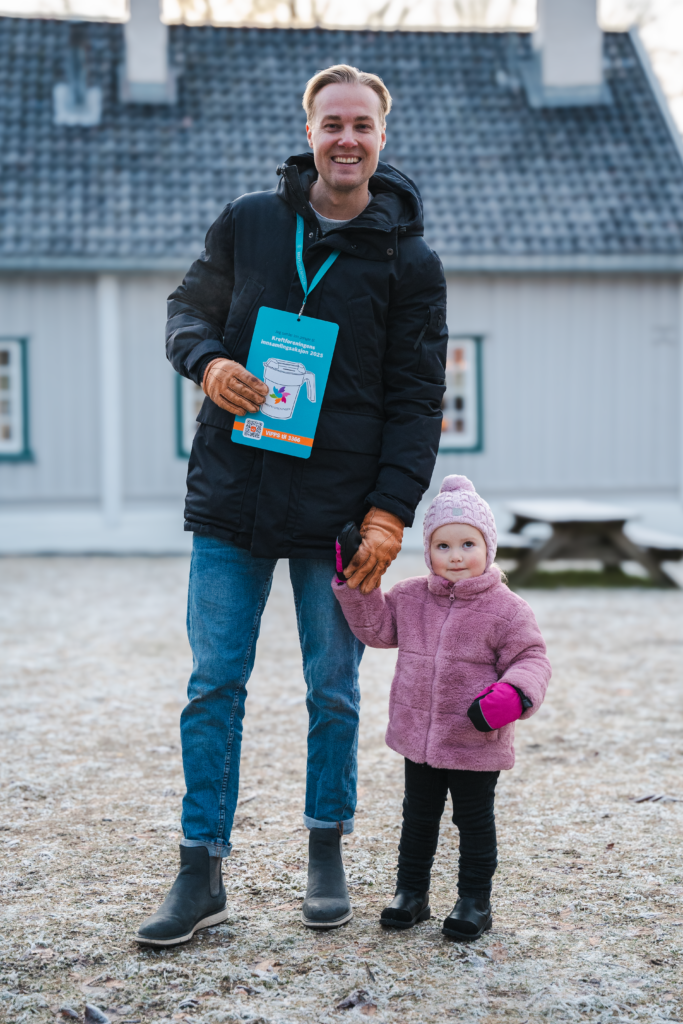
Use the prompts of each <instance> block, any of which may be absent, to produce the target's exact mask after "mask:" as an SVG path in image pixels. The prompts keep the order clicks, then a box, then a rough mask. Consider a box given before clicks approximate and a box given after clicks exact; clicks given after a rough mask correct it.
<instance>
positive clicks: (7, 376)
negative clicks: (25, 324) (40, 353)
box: [0, 338, 25, 458]
mask: <svg viewBox="0 0 683 1024" xmlns="http://www.w3.org/2000/svg"><path fill="white" fill-rule="evenodd" d="M0 367H2V372H1V373H0V458H2V457H3V455H5V456H7V455H9V456H16V455H23V454H24V438H25V430H24V386H25V384H24V380H23V360H22V342H21V341H19V339H14V338H12V339H5V340H0Z"/></svg>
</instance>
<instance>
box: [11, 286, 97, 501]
mask: <svg viewBox="0 0 683 1024" xmlns="http://www.w3.org/2000/svg"><path fill="white" fill-rule="evenodd" d="M95 331H96V319H95V291H94V279H93V278H91V277H89V276H86V275H82V276H79V275H69V276H52V275H28V274H16V275H1V276H0V334H5V335H8V334H9V335H19V336H23V337H27V338H28V339H29V342H28V374H29V439H30V445H31V450H32V452H33V455H34V461H33V462H15V463H11V462H2V461H0V503H1V504H6V503H14V502H25V501H38V502H42V501H46V500H48V501H92V500H96V499H97V495H98V489H99V476H98V443H99V431H98V421H97V401H98V393H99V391H98V389H99V387H100V382H99V380H98V374H97V345H96V336H95Z"/></svg>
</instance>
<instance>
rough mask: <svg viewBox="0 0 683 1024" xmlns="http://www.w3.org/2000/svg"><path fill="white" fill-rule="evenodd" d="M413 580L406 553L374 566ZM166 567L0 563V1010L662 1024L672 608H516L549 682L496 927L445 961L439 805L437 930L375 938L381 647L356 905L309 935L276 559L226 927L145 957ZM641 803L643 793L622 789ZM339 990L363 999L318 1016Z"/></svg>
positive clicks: (676, 629) (673, 875)
mask: <svg viewBox="0 0 683 1024" xmlns="http://www.w3.org/2000/svg"><path fill="white" fill-rule="evenodd" d="M421 571H422V567H421V565H420V563H419V561H416V560H414V559H411V558H410V557H406V558H405V559H404V560H402V561H401V562H400V564H399V566H398V567H397V568H395V569H394V576H396V574H397V573H399V572H400V573H402V574H403V575H410V574H411V573H415V572H421ZM186 575H187V562H186V561H185V560H184V559H168V560H166V559H160V560H152V559H149V560H146V559H26V560H22V559H16V560H11V559H5V560H3V561H2V562H1V563H0V577H1V581H0V618H1V620H2V622H1V625H2V640H1V644H2V646H1V648H0V649H1V650H2V670H1V673H0V678H1V680H2V687H3V694H2V711H3V714H2V726H1V729H2V736H1V738H0V744H1V746H2V750H3V762H4V763H3V776H2V781H1V784H0V798H1V803H0V830H1V831H0V847H1V848H2V852H3V864H2V875H1V884H2V907H3V912H2V916H3V928H2V936H1V944H2V945H1V949H2V979H1V983H0V1017H3V1019H6V1020H8V1021H11V1022H12V1024H14V1022H17V1024H18V1022H23V1021H30V1022H36V1024H38V1022H43V1021H51V1020H55V1015H56V1014H57V1015H59V1011H60V1008H62V1007H65V1006H68V1007H71V1008H72V1010H73V1011H74V1013H75V1014H76V1015H77V1017H78V1018H79V1019H81V1020H82V1019H83V1013H84V1009H85V1004H86V1003H89V1004H92V1005H95V1006H97V1007H99V1008H100V1010H101V1011H103V1012H104V1013H105V1014H106V1017H107V1018H109V1020H110V1021H112V1022H123V1021H140V1022H144V1024H148V1022H149V1024H151V1022H154V1021H162V1020H169V1019H172V1020H174V1021H187V1022H192V1024H200V1022H203V1024H224V1022H225V1024H227V1022H237V1021H240V1022H251V1024H257V1022H261V1024H266V1022H270V1024H275V1022H278V1024H285V1022H289V1024H294V1022H296V1024H309V1022H315V1021H321V1022H324V1021H330V1022H332V1021H342V1022H343V1021H345V1020H346V1021H349V1022H350V1021H352V1020H354V1019H360V1017H361V1016H374V1017H375V1019H376V1020H377V1021H391V1022H401V1024H403V1022H406V1024H408V1022H419V1024H428V1022H432V1021H433V1022H437V1021H438V1022H443V1021H444V1020H449V1019H459V1020H461V1021H466V1022H470V1021H471V1022H487V1024H493V1022H508V1021H509V1022H520V1024H521V1022H524V1021H530V1022H531V1021H591V1022H597V1021H601V1022H602V1021H610V1022H614V1021H635V1020H637V1021H660V1020H671V1021H675V1020H683V1004H682V1002H681V976H680V951H681V937H682V934H683V908H681V896H682V895H683V868H682V865H681V843H680V840H681V816H682V812H683V803H681V802H677V801H680V800H682V799H683V784H682V783H681V757H682V755H683V740H682V739H681V732H680V725H681V703H680V698H681V689H682V687H681V668H680V662H681V652H682V651H683V594H681V593H674V592H654V591H645V590H643V591H628V592H626V591H625V592H608V591H606V592H599V591H595V590H592V591H580V590H574V591H557V592H548V593H542V592H530V593H528V594H527V595H526V596H527V597H529V599H530V600H531V602H532V604H533V606H534V608H535V610H536V613H537V615H538V618H539V621H540V623H541V626H542V628H543V630H544V632H545V635H546V637H547V640H548V644H549V649H550V654H551V658H552V661H553V664H554V669H555V676H554V679H553V682H552V683H551V689H550V692H549V699H548V702H547V703H546V705H545V706H544V708H543V709H542V710H541V712H540V713H539V714H538V715H537V716H536V717H535V718H534V719H533V720H532V721H530V722H528V723H526V724H524V725H522V726H520V727H518V732H517V740H518V742H517V750H518V763H517V767H516V768H515V769H514V770H513V771H511V772H507V773H504V774H503V776H502V777H501V782H500V783H499V790H498V793H499V795H498V802H497V807H498V823H499V833H500V859H501V867H500V869H499V873H498V875H497V877H496V882H495V887H494V913H495V920H494V929H493V931H492V932H491V933H490V934H489V935H487V936H486V937H484V938H483V939H482V940H480V941H479V942H477V943H476V944H474V945H472V946H470V947H467V946H461V945H458V944H453V943H451V942H449V941H448V940H446V939H444V938H443V937H442V936H441V934H440V921H439V919H440V918H441V917H443V916H445V914H446V913H447V912H448V910H449V909H450V907H451V906H452V903H453V900H454V897H455V887H454V871H455V863H456V856H457V842H456V839H455V837H454V835H453V831H454V830H453V827H452V826H450V825H449V824H448V819H447V817H446V818H445V819H444V829H443V840H442V845H441V847H440V851H439V855H438V867H437V871H436V875H435V880H434V887H433V901H432V907H433V909H434V911H435V915H436V918H435V919H434V920H432V921H431V922H427V923H426V924H424V925H421V926H419V927H418V928H416V929H414V930H413V931H412V932H406V933H398V934H393V933H385V932H383V931H382V930H381V929H380V928H379V926H378V924H377V917H378V913H379V910H380V909H381V907H382V906H383V904H384V901H385V899H386V898H387V896H389V895H390V894H391V893H392V891H393V890H392V884H393V872H394V866H395V858H396V842H397V837H398V824H399V818H400V797H401V768H402V766H401V761H400V759H399V758H398V757H397V756H396V755H395V754H393V753H392V752H391V751H389V750H387V749H386V748H385V747H384V744H383V730H384V725H385V715H386V705H387V694H388V688H389V683H390V680H391V675H392V669H393V662H394V656H393V654H392V653H391V652H381V651H368V652H367V653H366V657H365V660H364V663H363V695H364V697H363V725H362V742H361V757H360V784H361V787H360V806H359V811H358V819H357V821H358V825H357V831H356V833H355V834H354V835H353V836H351V837H349V839H348V841H347V843H346V854H345V858H346V863H347V868H348V873H349V876H350V882H351V883H352V894H353V902H354V906H355V918H354V920H353V921H352V922H351V924H349V925H348V926H346V927H344V928H342V929H340V930H338V931H334V932H330V933H323V934H316V933H312V932H309V931H306V930H305V929H303V928H302V926H301V925H300V924H299V922H298V907H299V905H300V902H301V898H302V895H303V892H304V888H305V850H306V847H305V840H306V833H305V831H304V829H303V828H302V825H301V811H302V796H303V769H304V753H305V709H304V705H303V696H302V695H303V680H302V677H301V669H300V657H299V651H298V645H297V641H296V629H295V626H294V619H293V615H292V609H291V600H290V595H289V588H288V581H287V577H286V572H285V567H284V566H283V567H280V569H279V570H278V575H277V579H276V585H275V587H274V590H273V595H272V597H271V601H270V604H269V607H268V609H267V613H266V616H265V619H264V628H263V633H262V639H261V644H260V649H259V654H258V657H257V667H256V671H255V673H254V677H253V679H252V682H251V687H250V689H251V696H250V700H249V703H248V713H247V723H246V738H245V747H244V761H243V775H242V800H241V804H240V807H239V808H238V817H237V827H236V830H235V833H234V836H233V838H234V842H235V852H234V856H233V857H232V858H231V859H230V861H229V862H228V863H227V866H226V885H227V888H228V892H229V903H230V907H231V917H230V919H229V921H228V922H227V924H225V925H223V926H220V927H218V928H216V929H210V930H209V932H205V933H204V934H202V935H201V936H198V937H197V938H196V939H195V940H194V941H193V942H192V943H191V944H189V945H188V946H186V947H184V948H180V949H177V950H173V951H166V952H162V953H157V952H152V951H144V950H142V951H141V950H140V949H138V947H137V946H136V945H135V944H134V943H133V942H132V941H131V938H130V936H131V932H132V930H133V929H134V926H135V925H136V923H137V922H138V921H139V920H140V919H141V918H142V917H144V916H145V915H146V914H147V913H148V912H150V911H151V910H152V909H154V908H155V907H156V905H157V904H158V902H159V901H160V899H161V898H162V895H163V893H164V891H165V890H166V888H167V887H168V885H169V883H170V881H171V880H172V878H173V877H174V874H175V866H176V843H177V840H178V821H179V812H180V794H181V793H182V788H183V783H182V773H181V766H180V757H179V749H178V714H179V711H180V709H181V707H182V704H183V696H184V687H185V682H186V677H187V674H188V665H189V655H188V649H187V644H186V640H185V637H184V625H183V615H184V607H183V606H184V592H185V585H186ZM652 794H654V795H658V796H659V795H662V794H665V797H666V799H661V800H658V801H644V802H642V803H637V802H635V800H634V798H639V797H643V796H648V795H652ZM671 798H675V799H671ZM356 989H363V990H365V991H366V992H367V993H368V1000H369V1001H367V1002H366V1003H365V1004H364V1005H359V1006H357V1007H355V1008H353V1009H348V1010H337V1009H335V1007H336V1006H337V1004H338V1003H339V1001H340V1000H342V999H343V998H344V997H346V996H348V995H349V994H350V993H352V992H353V991H354V990H356ZM65 1012H66V1011H65ZM56 1019H59V1020H67V1019H69V1018H68V1017H66V1016H64V1015H62V1016H57V1018H56ZM72 1019H73V1018H72Z"/></svg>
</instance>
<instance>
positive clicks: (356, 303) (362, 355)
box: [348, 295, 382, 388]
mask: <svg viewBox="0 0 683 1024" xmlns="http://www.w3.org/2000/svg"><path fill="white" fill-rule="evenodd" d="M348 310H349V316H350V318H351V329H352V331H353V341H354V344H355V346H356V356H357V357H358V366H359V369H360V379H361V387H362V388H367V387H370V385H371V384H379V383H380V382H381V380H382V360H381V358H380V351H379V344H378V341H377V325H376V323H375V311H374V309H373V306H372V299H371V298H370V297H369V295H363V296H361V298H359V299H352V300H351V302H349V303H348Z"/></svg>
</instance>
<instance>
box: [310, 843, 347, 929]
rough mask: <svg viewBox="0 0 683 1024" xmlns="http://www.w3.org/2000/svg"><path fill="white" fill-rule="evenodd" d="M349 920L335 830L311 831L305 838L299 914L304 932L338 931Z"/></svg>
mask: <svg viewBox="0 0 683 1024" xmlns="http://www.w3.org/2000/svg"><path fill="white" fill-rule="evenodd" d="M352 917H353V911H352V910H351V901H350V899H349V890H348V889H347V888H346V875H345V874H344V865H343V863H342V837H341V835H340V834H339V832H338V831H337V830H336V829H335V828H312V829H311V830H310V833H309V837H308V888H307V889H306V899H305V900H304V905H303V908H302V911H301V920H302V921H303V923H304V924H305V925H306V927H307V928H338V927H339V925H340V924H346V922H347V921H350V920H351V918H352Z"/></svg>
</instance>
